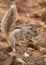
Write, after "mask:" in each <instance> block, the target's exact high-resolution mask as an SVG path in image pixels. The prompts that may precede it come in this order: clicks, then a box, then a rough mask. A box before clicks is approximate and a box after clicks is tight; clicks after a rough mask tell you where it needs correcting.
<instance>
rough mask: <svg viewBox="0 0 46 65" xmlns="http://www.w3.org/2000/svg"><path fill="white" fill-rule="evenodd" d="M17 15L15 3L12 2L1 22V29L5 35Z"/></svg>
mask: <svg viewBox="0 0 46 65" xmlns="http://www.w3.org/2000/svg"><path fill="white" fill-rule="evenodd" d="M17 16H18V13H17V8H16V5H15V4H13V5H11V6H10V8H9V10H8V11H6V13H5V15H4V17H3V19H2V23H1V30H2V31H3V32H4V33H5V34H6V35H8V34H9V32H10V28H11V26H12V24H13V23H14V22H15V21H16V20H17Z"/></svg>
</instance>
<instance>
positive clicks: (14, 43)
mask: <svg viewBox="0 0 46 65" xmlns="http://www.w3.org/2000/svg"><path fill="white" fill-rule="evenodd" d="M15 45H16V38H15V37H13V46H12V51H13V52H16V49H15Z"/></svg>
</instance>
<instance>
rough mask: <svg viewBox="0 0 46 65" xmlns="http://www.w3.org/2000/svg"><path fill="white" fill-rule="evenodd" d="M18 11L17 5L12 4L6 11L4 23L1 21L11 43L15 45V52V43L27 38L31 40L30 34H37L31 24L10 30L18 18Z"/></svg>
mask: <svg viewBox="0 0 46 65" xmlns="http://www.w3.org/2000/svg"><path fill="white" fill-rule="evenodd" d="M17 17H18V12H17V8H16V5H15V4H13V5H11V6H10V8H9V10H8V11H6V13H5V15H4V17H3V19H2V23H1V30H2V32H3V33H5V35H6V36H7V38H9V39H10V43H11V44H12V45H13V46H12V48H13V52H15V51H16V50H15V43H17V41H18V40H20V39H26V40H29V41H30V34H31V35H32V36H36V35H37V34H36V31H35V30H33V29H32V28H31V27H30V26H16V28H15V29H14V30H12V31H10V28H11V26H12V25H13V23H14V22H15V21H16V20H17Z"/></svg>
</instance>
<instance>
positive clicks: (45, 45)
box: [0, 0, 46, 65]
mask: <svg viewBox="0 0 46 65" xmlns="http://www.w3.org/2000/svg"><path fill="white" fill-rule="evenodd" d="M11 3H15V4H16V6H17V11H18V20H17V21H16V22H15V23H14V25H13V27H12V28H14V27H15V26H18V25H23V23H25V24H26V25H27V26H32V27H33V29H35V30H36V32H37V34H38V35H37V36H36V37H32V39H31V41H21V40H20V41H19V42H18V44H16V47H15V48H16V52H15V53H13V52H12V47H11V46H10V45H9V43H8V42H7V39H6V36H5V34H4V33H3V32H2V31H1V30H0V65H46V0H0V24H1V21H2V18H3V16H4V14H5V12H6V10H8V8H9V6H10V5H11ZM0 28H1V26H0Z"/></svg>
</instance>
